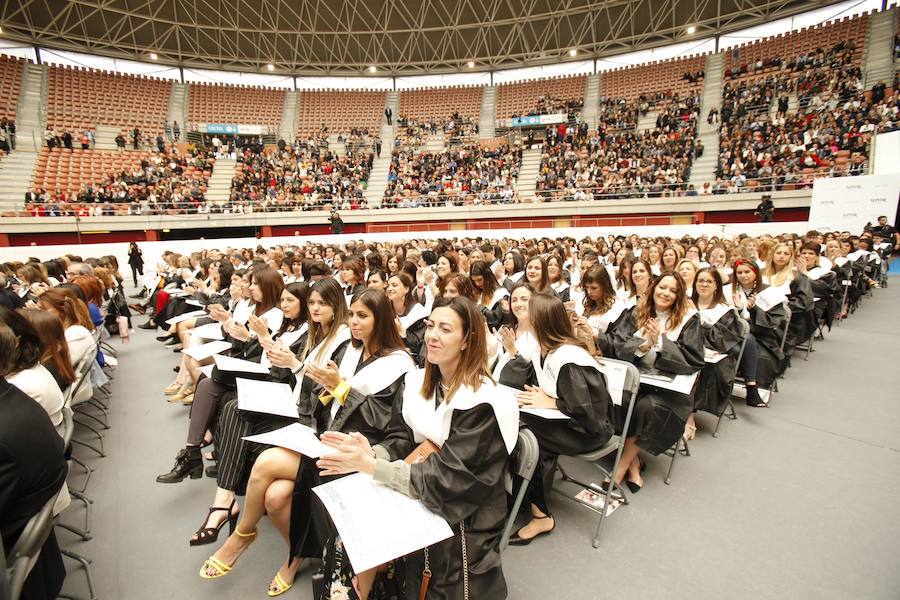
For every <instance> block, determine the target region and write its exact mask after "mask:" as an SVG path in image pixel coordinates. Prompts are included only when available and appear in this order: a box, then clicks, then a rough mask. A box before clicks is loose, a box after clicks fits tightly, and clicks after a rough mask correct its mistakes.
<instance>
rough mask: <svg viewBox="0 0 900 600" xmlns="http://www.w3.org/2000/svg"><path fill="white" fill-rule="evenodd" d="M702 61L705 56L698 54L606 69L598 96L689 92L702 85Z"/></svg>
mask: <svg viewBox="0 0 900 600" xmlns="http://www.w3.org/2000/svg"><path fill="white" fill-rule="evenodd" d="M705 64H706V56H705V55H703V56H702V55H698V56H688V57H685V58H674V59H671V60H665V61H660V62H654V63H647V64H642V65H637V66H633V67H625V68H622V69H615V70H613V71H605V72H604V73H603V74H602V75H601V77H600V97H601V98H617V99H624V100H629V101H633V100H636V99H638V98H639V97H640V96H654V95H657V94H663V95H667V96H673V95H675V94H677V95H679V96H686V95H691V94H693V93H695V92H697V91H699V90H700V89H702V87H703V76H702V74H701V73H702V71H703V69H704V66H705ZM688 75H690V77H687V76H688Z"/></svg>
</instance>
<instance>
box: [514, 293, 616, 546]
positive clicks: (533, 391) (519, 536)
mask: <svg viewBox="0 0 900 600" xmlns="http://www.w3.org/2000/svg"><path fill="white" fill-rule="evenodd" d="M528 313H529V315H530V316H531V321H532V324H533V327H534V333H535V336H536V337H537V340H538V344H539V345H540V359H539V360H540V362H539V364H536V365H535V379H536V382H535V384H533V385H526V386H525V390H524V391H522V392H520V393H519V394H518V395H517V399H518V401H519V405H520V407H521V408H523V409H525V408H550V409H557V410H559V411H560V412H562V413H563V414H565V415H566V416H568V417H569V419H566V420H557V419H545V418H543V417H539V416H537V415H534V414H530V413H526V412H522V413H520V419H521V421H522V423H523V424H524V425H525V426H526V427H527V428H528V429H530V430H531V431H532V432H533V433H534V435H535V437H536V438H537V441H538V446H539V447H540V460H539V461H538V464H537V468H536V469H535V472H534V476H533V477H532V479H531V483H530V485H529V487H528V500H529V502H530V506H531V516H532V519H531V521H530V522H529V523H528V524H527V525H526V526H525V527H523V528H522V529H520V530H519V531H518V533H516V534H515V536H514V537H512V538H511V539H510V540H509V543H510V544H512V545H526V544H530V543H531V541H532V540H533V539H534V538H535V537H537V536H539V535H542V534H545V533H549V532H550V531H552V530H553V528H554V526H555V523H554V521H553V517H552V516H551V514H550V507H549V503H548V500H549V495H550V491H551V488H552V487H553V475H554V473H555V471H556V461H557V459H558V458H559V456H566V455H572V454H582V453H584V452H589V451H591V450H595V449H597V448H599V447H601V446H603V445H604V444H606V442H608V441H609V438H610V437H612V434H613V426H612V423H611V421H610V418H611V415H612V400H611V399H610V396H609V392H607V390H606V378H605V377H604V376H603V373H601V372H600V368H599V365H598V364H597V359H596V358H594V357H593V356H591V355H590V354H589V353H588V350H587V348H586V347H585V345H584V344H583V343H582V342H580V341H579V340H578V339H576V338H575V337H574V336H573V334H572V324H571V322H570V320H569V317H568V315H567V314H566V310H565V308H564V307H563V304H562V302H561V301H560V300H559V299H558V298H556V297H555V296H553V295H550V294H535V295H534V296H532V297H531V302H530V303H529V305H528Z"/></svg>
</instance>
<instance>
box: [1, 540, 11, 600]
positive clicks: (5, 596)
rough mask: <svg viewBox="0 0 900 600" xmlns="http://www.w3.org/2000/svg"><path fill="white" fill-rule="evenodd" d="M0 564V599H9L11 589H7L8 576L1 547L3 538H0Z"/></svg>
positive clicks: (4, 555) (4, 554) (4, 552)
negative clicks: (0, 566) (0, 567)
mask: <svg viewBox="0 0 900 600" xmlns="http://www.w3.org/2000/svg"><path fill="white" fill-rule="evenodd" d="M0 564H2V565H3V568H2V569H0V600H11V596H10V594H11V593H12V591H11V590H10V589H9V577H8V576H7V574H6V550H4V549H3V540H0Z"/></svg>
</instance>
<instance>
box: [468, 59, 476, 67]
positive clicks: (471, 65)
mask: <svg viewBox="0 0 900 600" xmlns="http://www.w3.org/2000/svg"><path fill="white" fill-rule="evenodd" d="M466 66H468V67H469V68H470V69H474V68H475V61H474V60H470V61H469V62H468V63H466Z"/></svg>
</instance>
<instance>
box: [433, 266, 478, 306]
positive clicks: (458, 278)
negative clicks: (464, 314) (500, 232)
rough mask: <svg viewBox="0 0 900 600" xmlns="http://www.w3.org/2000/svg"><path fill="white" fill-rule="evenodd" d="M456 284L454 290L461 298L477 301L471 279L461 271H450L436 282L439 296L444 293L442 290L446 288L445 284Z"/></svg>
mask: <svg viewBox="0 0 900 600" xmlns="http://www.w3.org/2000/svg"><path fill="white" fill-rule="evenodd" d="M451 283H452V284H453V285H454V286H456V291H457V292H458V293H459V295H460V296H462V297H463V298H468V299H469V300H471V301H472V302H475V301H477V299H478V297H477V295H476V294H477V292H476V291H475V284H474V283H472V280H471V279H469V276H468V275H463V274H462V273H450V274H449V275H447V276H446V277H445V278H444V279H442V280H441V281H439V282H438V292H439V293H440V295H441V296H443V295H444V292H445V291H446V290H447V286H448V285H450V284H451Z"/></svg>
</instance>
